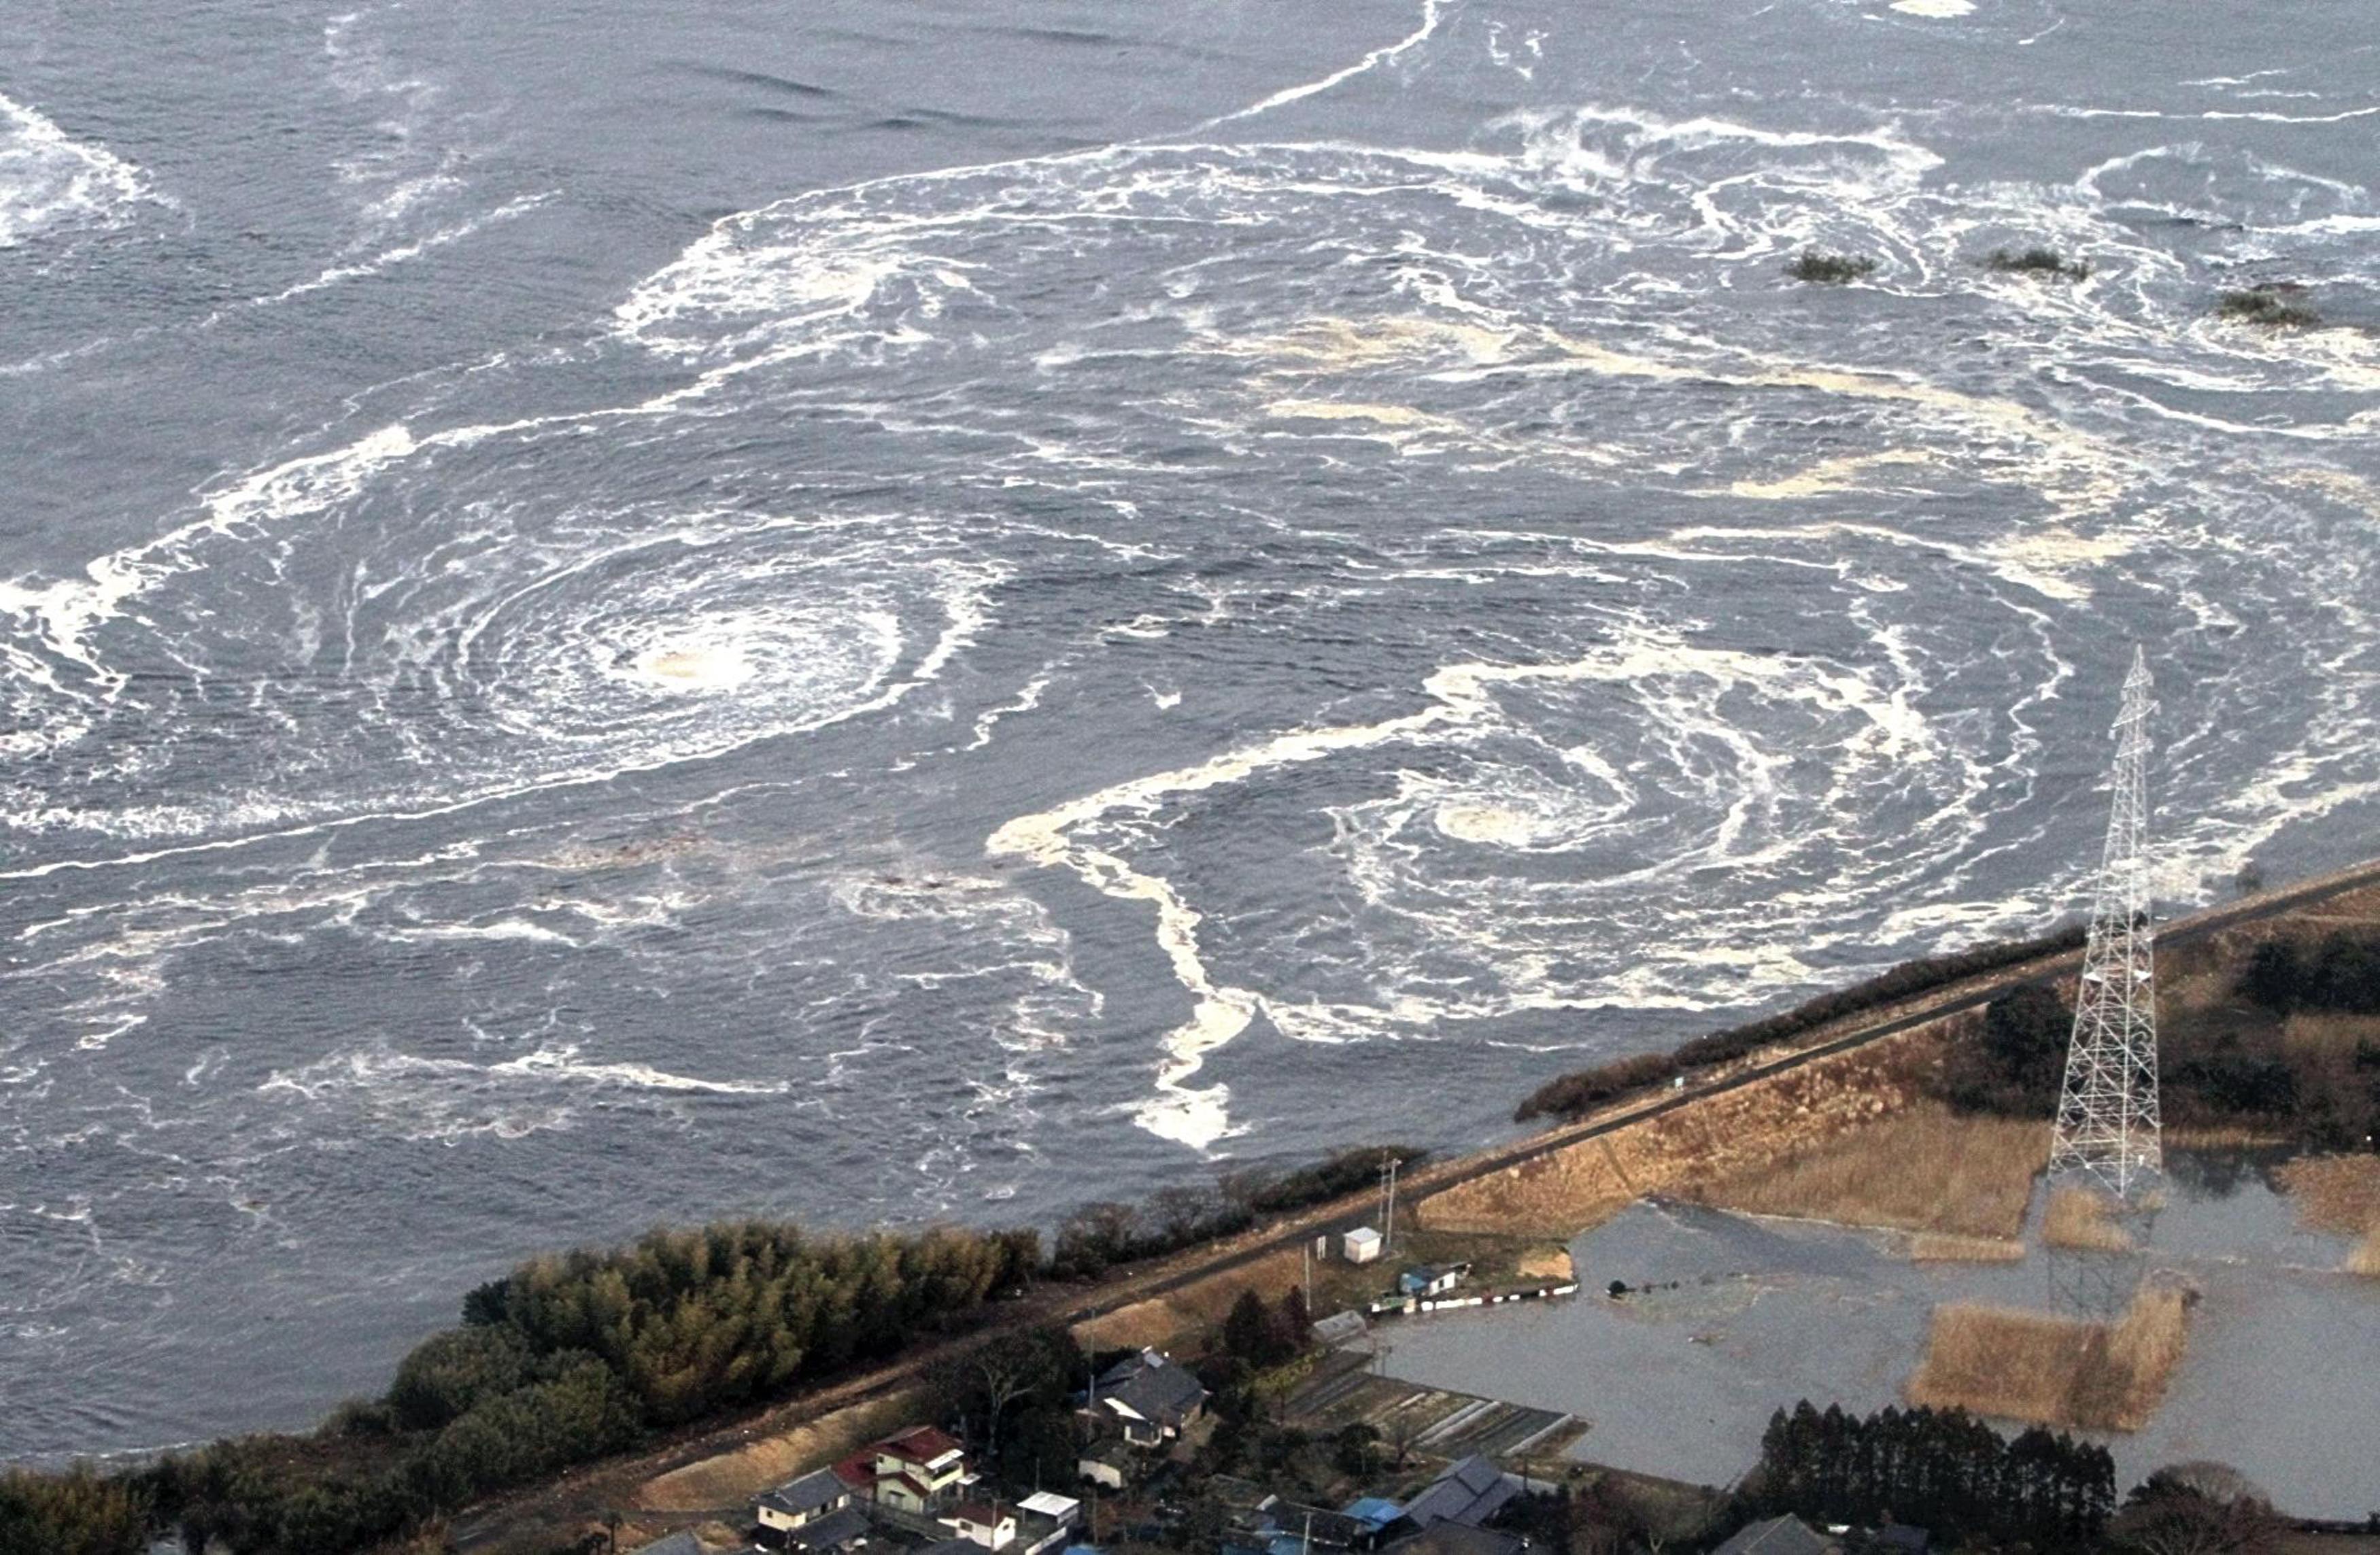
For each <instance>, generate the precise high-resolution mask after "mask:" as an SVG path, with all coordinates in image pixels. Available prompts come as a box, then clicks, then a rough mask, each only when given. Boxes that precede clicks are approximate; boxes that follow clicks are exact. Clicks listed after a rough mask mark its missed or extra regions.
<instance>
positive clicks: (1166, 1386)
mask: <svg viewBox="0 0 2380 1555" xmlns="http://www.w3.org/2000/svg"><path fill="white" fill-rule="evenodd" d="M1099 1402H1100V1403H1104V1404H1107V1405H1109V1406H1111V1407H1114V1406H1118V1405H1121V1406H1122V1407H1123V1408H1124V1409H1128V1410H1130V1411H1131V1412H1132V1413H1133V1414H1135V1415H1139V1416H1140V1417H1141V1418H1142V1419H1144V1420H1155V1421H1157V1422H1158V1423H1160V1425H1169V1426H1172V1425H1179V1424H1181V1422H1182V1420H1183V1418H1184V1416H1185V1415H1188V1414H1189V1413H1190V1412H1191V1411H1192V1410H1194V1409H1196V1408H1197V1407H1198V1406H1199V1405H1200V1404H1202V1403H1206V1402H1207V1390H1206V1389H1205V1388H1203V1387H1201V1386H1200V1385H1199V1382H1198V1379H1196V1377H1193V1376H1191V1375H1190V1373H1189V1371H1188V1370H1187V1369H1186V1368H1185V1367H1178V1366H1175V1365H1174V1364H1173V1363H1172V1361H1171V1360H1168V1359H1167V1358H1166V1357H1165V1356H1164V1355H1162V1354H1160V1352H1158V1351H1155V1350H1144V1351H1142V1352H1141V1353H1140V1354H1139V1355H1136V1356H1134V1357H1133V1358H1131V1359H1130V1360H1126V1361H1120V1362H1118V1363H1117V1364H1116V1365H1114V1366H1111V1367H1108V1369H1107V1371H1106V1373H1105V1375H1103V1376H1101V1377H1100V1379H1099Z"/></svg>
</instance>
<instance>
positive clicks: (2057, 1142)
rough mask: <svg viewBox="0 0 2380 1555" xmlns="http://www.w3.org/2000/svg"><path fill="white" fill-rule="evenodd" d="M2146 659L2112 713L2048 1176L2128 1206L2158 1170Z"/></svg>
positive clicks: (2137, 661) (2136, 662)
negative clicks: (2101, 842)
mask: <svg viewBox="0 0 2380 1555" xmlns="http://www.w3.org/2000/svg"><path fill="white" fill-rule="evenodd" d="M2149 691H2150V686H2149V666H2148V660H2147V658H2146V657H2145V656H2144V655H2143V653H2142V651H2141V650H2139V649H2138V648H2135V649H2133V650H2132V670H2131V674H2128V675H2126V676H2125V677H2124V702H2123V709H2122V711H2120V712H2119V713H2118V714H2117V715H2116V729H2115V735H2116V773H2115V784H2114V786H2115V804H2114V807H2113V809H2112V811H2111V813H2110V814H2109V815H2108V817H2107V852H2106V854H2105V856H2103V858H2102V860H2101V863H2100V866H2099V882H2098V886H2097V889H2096V890H2095V893H2094V894H2093V896H2092V901H2091V937H2090V941H2089V943H2088V946H2087V948H2086V949H2085V950H2084V951H2083V982H2082V987H2081V989H2080V990H2078V992H2077V994H2076V996H2075V1001H2074V1039H2073V1041H2072V1043H2071V1045H2070V1047H2069V1048H2068V1050H2067V1054H2066V1083H2065V1086H2064V1087H2063V1088H2062V1090H2061V1091H2060V1093H2059V1096H2058V1128H2057V1132H2056V1134H2055V1135H2053V1136H2052V1137H2051V1141H2050V1148H2049V1173H2050V1175H2051V1176H2052V1177H2053V1178H2054V1177H2057V1176H2059V1175H2061V1174H2063V1173H2068V1172H2088V1173H2090V1174H2091V1175H2092V1176H2094V1177H2096V1178H2097V1179H2098V1180H2099V1182H2100V1183H2101V1184H2104V1185H2106V1186H2107V1188H2109V1189H2112V1190H2113V1191H2114V1193H2115V1195H2116V1197H2117V1198H2119V1200H2122V1201H2123V1202H2125V1203H2126V1204H2130V1203H2131V1202H2132V1196H2133V1193H2134V1191H2135V1190H2136V1189H2137V1188H2139V1187H2140V1186H2141V1185H2142V1184H2143V1182H2145V1181H2147V1180H2149V1179H2152V1178H2154V1177H2155V1176H2156V1175H2157V1174H2158V1173H2160V1172H2162V1171H2163V1170H2164V1167H2165V1158H2164V1153H2163V1148H2162V1146H2161V1143H2160V1140H2159V1137H2158V1136H2159V1129H2160V1124H2159V1120H2158V1115H2157V1050H2156V988H2155V939H2156V929H2155V925H2154V924H2153V923H2152V921H2151V920H2150V917H2149V905H2150V903H2149V864H2148V853H2147V843H2148V816H2149V798H2148V756H2149V712H2150V710H2151V708H2152V707H2153V706H2154V705H2155V704H2153V703H2152V702H2151V701H2150V700H2149Z"/></svg>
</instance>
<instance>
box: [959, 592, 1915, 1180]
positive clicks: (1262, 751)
mask: <svg viewBox="0 0 2380 1555" xmlns="http://www.w3.org/2000/svg"><path fill="white" fill-rule="evenodd" d="M1679 678H1700V679H1706V680H1710V681H1713V682H1716V683H1718V684H1723V685H1731V684H1737V683H1743V682H1750V683H1753V684H1757V685H1764V686H1771V687H1773V688H1775V689H1777V690H1779V691H1780V692H1782V693H1783V694H1785V695H1788V696H1791V697H1795V698H1804V699H1811V700H1812V701H1813V702H1814V703H1815V704H1817V705H1819V706H1821V707H1823V708H1825V709H1827V710H1828V711H1835V712H1850V713H1852V714H1855V715H1857V716H1860V717H1862V718H1864V720H1865V721H1866V722H1867V723H1868V724H1869V726H1870V733H1869V735H1867V736H1865V737H1864V738H1863V739H1862V740H1860V741H1857V742H1855V743H1857V744H1860V745H1862V746H1864V747H1867V750H1868V753H1869V754H1870V755H1872V757H1873V758H1874V759H1878V760H1890V761H1910V762H1917V761H1923V760H1925V759H1927V758H1928V757H1929V756H1930V754H1931V746H1932V736H1931V734H1930V732H1929V731H1928V730H1927V729H1926V727H1925V723H1924V721H1923V719H1921V718H1919V717H1918V716H1917V715H1916V714H1915V713H1914V711H1913V710H1912V709H1911V708H1910V707H1909V706H1908V704H1907V703H1906V701H1905V700H1895V701H1891V702H1879V701H1878V700H1877V699H1876V698H1875V697H1874V696H1873V694H1872V693H1871V692H1870V690H1869V688H1868V687H1866V686H1864V685H1862V684H1861V683H1860V682H1858V681H1857V680H1856V678H1855V677H1852V676H1850V675H1846V674H1837V673H1834V672H1830V671H1828V670H1825V669H1823V668H1821V667H1819V666H1817V665H1815V664H1812V663H1809V662H1801V661H1794V660H1789V659H1779V658H1772V657H1768V656H1764V655H1757V654H1747V653H1741V652H1735V651H1730V650H1718V649H1703V648H1694V647H1690V646H1687V645H1685V644H1682V643H1680V642H1677V641H1675V640H1670V639H1660V638H1634V639H1631V640H1629V641H1625V642H1621V643H1617V644H1613V645H1611V646H1609V647H1608V648H1606V649H1603V650H1598V651H1597V652H1595V653H1593V654H1590V655H1588V656H1586V657H1584V658H1581V659H1578V660H1574V661H1570V662H1563V663H1556V664H1535V665H1532V664H1521V665H1512V664H1487V663H1463V664H1451V665H1448V666H1446V667H1444V668H1441V669H1439V670H1438V671H1436V672H1435V673H1433V674H1430V675H1429V676H1428V677H1427V679H1426V680H1425V681H1424V683H1423V686H1422V690H1423V694H1424V695H1425V696H1426V697H1427V699H1428V701H1429V705H1428V706H1426V707H1424V708H1422V709H1421V710H1419V711H1415V712H1412V713H1408V714H1406V715H1404V716H1403V717H1399V718H1392V719H1387V720H1383V721H1381V722H1379V723H1364V724H1346V725H1340V726H1336V727H1329V728H1318V729H1303V730H1298V731H1294V732H1293V733H1290V734H1285V735H1276V736H1274V737H1273V738H1271V739H1269V740H1265V741H1262V742H1259V743H1257V744H1256V745H1253V746H1249V747H1243V748H1241V749H1238V750H1234V751H1230V752H1226V753H1225V754H1223V755H1220V756H1218V757H1215V758H1213V759H1210V760H1208V761H1205V762H1201V763H1199V764H1198V765H1196V766H1193V767H1184V768H1177V769H1174V770H1172V771H1163V772H1158V773H1153V774H1150V775H1148V776H1146V777H1140V778H1135V779H1131V780H1128V781H1126V782H1123V783H1121V784H1114V785H1112V786H1111V787H1109V788H1105V789H1102V790H1099V791H1098V792H1097V793H1093V794H1090V795H1087V796H1083V797H1081V798H1078V799H1075V800H1072V801H1069V802H1068V803H1066V804H1063V805H1061V806H1059V807H1057V808H1053V809H1050V810H1047V811H1043V812H1040V813H1038V814H1033V815H1025V816H1019V817H1016V818H1014V819H1013V820H1009V821H1007V822H1005V823H1004V824H1002V826H1001V827H1000V828H999V829H998V830H997V831H995V832H993V833H992V835H991V837H990V840H989V841H988V843H987V844H986V850H987V852H989V853H990V854H991V855H993V856H1017V857H1023V858H1026V859H1028V860H1030V861H1031V862H1033V863H1035V864H1037V865H1039V866H1042V867H1044V868H1050V869H1066V870H1069V871H1071V872H1073V873H1074V874H1075V875H1077V876H1078V877H1080V878H1081V879H1082V880H1083V881H1085V883H1087V884H1088V885H1090V886H1091V887H1092V888H1093V889H1094V890H1097V891H1099V892H1100V893H1104V894H1106V895H1108V896H1111V897H1113V898H1115V899H1117V900H1120V901H1127V902H1140V903H1146V904H1148V905H1151V906H1153V907H1154V908H1155V909H1156V912H1157V924H1156V939H1157V942H1158V945H1159V947H1160V950H1161V951H1162V952H1163V953H1164V955H1165V957H1166V961H1167V964H1168V965H1169V966H1170V967H1171V968H1172V973H1173V976H1174V979H1175V980H1176V981H1177V982H1178V983H1180V984H1181V986H1182V987H1183V989H1184V991H1185V992H1187V993H1188V995H1189V996H1190V1000H1191V1014H1190V1016H1189V1018H1188V1019H1187V1020H1185V1021H1184V1022H1182V1023H1181V1024H1180V1025H1178V1026H1176V1027H1174V1028H1173V1029H1172V1031H1170V1032H1169V1033H1167V1034H1166V1036H1165V1037H1164V1039H1163V1040H1162V1043H1161V1048H1162V1052H1161V1056H1160V1061H1159V1064H1158V1069H1157V1075H1156V1080H1155V1086H1154V1094H1153V1095H1152V1096H1151V1097H1150V1098H1148V1099H1147V1100H1146V1101H1145V1102H1143V1104H1142V1105H1141V1106H1140V1108H1139V1109H1138V1112H1137V1113H1136V1121H1137V1122H1138V1123H1139V1124H1140V1126H1142V1127H1143V1128H1145V1129H1147V1130H1148V1131H1149V1132H1151V1133H1152V1134H1156V1135H1158V1136H1160V1137H1163V1138H1168V1139H1172V1140H1175V1141H1178V1142H1180V1143H1182V1144H1184V1145H1188V1146H1191V1147H1192V1148H1200V1149H1204V1148H1209V1147H1211V1146H1212V1145H1214V1144H1215V1143H1216V1142H1218V1141H1219V1140H1220V1139H1222V1138H1224V1137H1226V1136H1228V1135H1229V1134H1230V1133H1231V1132H1232V1124H1231V1115H1230V1107H1229V1103H1230V1091H1229V1087H1226V1086H1224V1085H1222V1084H1220V1083H1209V1084H1207V1085H1203V1086H1201V1085H1197V1084H1195V1083H1194V1081H1195V1080H1196V1076H1197V1075H1198V1074H1199V1072H1200V1070H1201V1069H1202V1068H1203V1067H1204V1065H1205V1063H1206V1061H1207V1059H1208V1055H1210V1054H1211V1053H1213V1052H1214V1051H1216V1050H1217V1049H1219V1048H1221V1047H1223V1046H1224V1045H1226V1044H1228V1043H1230V1042H1231V1041H1232V1040H1233V1039H1235V1038H1237V1037H1238V1036H1239V1035H1240V1034H1241V1033H1242V1032H1244V1031H1245V1029H1246V1028H1247V1027H1248V1025H1249V1023H1250V1022H1251V1021H1252V1020H1254V1019H1255V1017H1256V1016H1257V1014H1259V1013H1260V1012H1269V1011H1272V1010H1274V1009H1275V1005H1274V1004H1273V1002H1270V1001H1268V1000H1267V999H1266V998H1265V997H1264V996H1263V995H1261V994H1259V993H1257V991H1255V990H1250V989H1247V988H1242V987H1235V986H1232V985H1229V984H1226V983H1224V982H1222V981H1220V979H1219V978H1216V977H1215V975H1214V974H1213V972H1212V971H1211V970H1210V969H1209V968H1208V966H1207V964H1206V961H1205V958H1204V955H1203V953H1202V952H1201V949H1200V946H1199V942H1198V926H1199V924H1200V922H1201V921H1202V916H1201V915H1200V913H1199V912H1198V911H1197V910H1196V908H1194V907H1192V906H1191V905H1189V904H1188V902H1186V901H1185V900H1184V898H1183V896H1182V895H1181V893H1179V892H1177V891H1176V890H1175V889H1174V887H1173V886H1172V883H1171V882H1170V881H1165V880H1163V879H1160V878H1159V877H1157V876H1155V875H1152V874H1149V873H1147V872H1145V871H1143V870H1141V869H1135V867H1134V866H1133V865H1132V864H1131V863H1130V862H1128V861H1127V859H1126V858H1125V857H1124V856H1123V853H1122V852H1121V851H1119V850H1118V849H1116V848H1114V847H1111V846H1108V845H1102V844H1099V843H1096V842H1092V841H1089V840H1087V838H1088V837H1089V836H1090V835H1093V834H1097V833H1099V832H1102V831H1103V830H1104V829H1106V828H1108V827H1109V826H1110V825H1111V818H1113V817H1116V816H1118V815H1119V814H1129V815H1131V816H1134V817H1136V818H1137V819H1138V820H1139V821H1140V822H1141V823H1143V824H1147V823H1150V822H1152V821H1153V820H1154V818H1155V817H1156V815H1157V813H1158V812H1159V811H1160V809H1161V808H1163V807H1165V806H1167V805H1169V804H1172V803H1174V802H1177V801H1179V800H1180V799H1182V798H1184V797H1185V796H1192V795H1196V794H1199V793H1203V792H1206V791H1208V790H1210V789H1214V788H1217V787H1221V786H1225V785H1229V784H1243V783H1247V782H1250V781H1253V780H1256V779H1257V778H1259V777H1260V776H1261V775H1262V774H1264V773H1267V772H1269V771H1273V770H1275V769H1278V768H1281V767H1284V766H1292V765H1299V764H1305V763H1311V762H1317V761H1322V760H1326V759H1332V758H1336V757H1341V756H1344V755H1347V754H1349V753H1352V752H1356V751H1361V750H1366V749H1373V748H1378V747H1383V746H1388V745H1391V744H1397V743H1401V742H1408V741H1410V742H1415V743H1428V744H1432V745H1436V746H1440V747H1442V746H1444V745H1447V744H1449V743H1457V744H1459V743H1463V742H1465V741H1470V740H1475V739H1477V738H1478V737H1479V736H1480V735H1482V734H1484V733H1485V732H1486V731H1488V729H1490V728H1492V727H1495V726H1497V725H1499V724H1500V723H1501V722H1502V721H1503V714H1502V711H1501V708H1500V702H1499V699H1498V693H1499V692H1500V691H1501V690H1503V689H1505V688H1507V687H1514V686H1524V685H1530V684H1554V685H1559V684H1562V683H1580V682H1593V681H1603V682H1611V683H1615V684H1622V685H1639V686H1641V685H1644V684H1645V683H1648V682H1649V683H1654V684H1662V683H1668V682H1671V681H1674V680H1676V679H1679ZM1719 733H1720V734H1721V735H1722V736H1723V737H1726V738H1728V739H1729V740H1730V741H1731V743H1732V744H1733V745H1734V747H1735V748H1736V753H1737V756H1738V758H1739V762H1740V765H1741V769H1742V770H1744V771H1754V772H1756V771H1759V770H1760V769H1761V768H1762V767H1763V766H1765V765H1767V764H1768V763H1770V762H1772V761H1775V760H1780V759H1782V758H1772V757H1770V756H1768V755H1767V754H1765V753H1763V752H1760V751H1758V750H1756V749H1755V748H1754V747H1751V745H1750V744H1749V742H1747V741H1745V740H1743V739H1742V738H1741V736H1737V735H1733V734H1732V733H1731V732H1729V731H1725V730H1723V729H1722V730H1720V731H1719ZM1590 760H1591V758H1590ZM1604 771H1605V772H1606V773H1607V774H1609V767H1608V766H1607V767H1605V768H1604ZM1610 776H1614V777H1616V774H1610ZM1764 803H1765V787H1764V785H1763V784H1760V783H1758V782H1754V783H1751V784H1747V785H1746V787H1745V789H1744V792H1743V793H1742V794H1740V795H1738V796H1736V797H1735V799H1734V801H1733V802H1732V804H1730V806H1729V808H1728V809H1727V813H1726V817H1725V820H1723V821H1722V822H1721V824H1720V825H1719V826H1718V829H1717V830H1716V832H1714V834H1713V837H1712V839H1711V841H1710V843H1709V844H1707V847H1706V850H1705V851H1704V852H1703V853H1701V854H1699V855H1696V856H1686V857H1681V858H1674V859H1670V860H1667V861H1665V862H1664V863H1662V864H1661V865H1659V866H1658V869H1657V871H1656V872H1667V871H1670V870H1674V869H1692V868H1696V867H1700V866H1703V865H1707V864H1708V863H1711V862H1714V861H1717V860H1724V859H1730V857H1732V862H1734V863H1736V864H1739V865H1746V864H1755V863H1757V862H1759V861H1760V859H1761V857H1762V855H1754V856H1740V855H1736V854H1735V849H1736V844H1737V843H1738V841H1739V839H1740V838H1741V837H1742V836H1743V833H1744V832H1745V831H1746V829H1747V827H1749V826H1750V825H1751V824H1752V821H1753V818H1754V813H1755V809H1756V808H1758V807H1760V806H1762V805H1763V804H1764ZM1461 826H1462V822H1461V821H1460V820H1458V821H1457V823H1456V827H1457V829H1458V830H1459V829H1460V828H1461ZM1475 829H1476V830H1477V831H1478V832H1481V833H1482V835H1481V836H1480V837H1479V838H1477V839H1475V840H1489V841H1492V840H1495V839H1494V837H1493V836H1492V833H1493V832H1495V831H1496V829H1497V822H1496V820H1494V819H1493V818H1490V817H1479V818H1478V822H1477V826H1476V828H1475ZM1774 845H1782V844H1774ZM1281 1010H1282V1011H1284V1012H1285V1015H1286V1018H1285V1021H1284V1022H1283V1023H1281V1024H1283V1028H1284V1029H1289V1028H1290V1027H1292V1026H1296V1027H1300V1028H1301V1029H1304V1030H1309V1031H1310V1030H1314V1029H1317V1028H1318V1026H1317V1023H1318V1022H1320V1021H1322V1020H1323V1019H1324V1016H1323V1014H1322V1007H1321V1006H1319V1005H1317V1004H1315V1003H1313V1002H1288V1003H1284V1004H1282V1005H1281ZM1441 1013H1443V1012H1442V1011H1440V1010H1439V1009H1436V1008H1432V1007H1430V1006H1427V1004H1424V1003H1421V1002H1414V1003H1413V1004H1411V1005H1410V1006H1409V1010H1408V1014H1411V1015H1431V1016H1434V1015H1436V1014H1441ZM1373 1016H1374V1018H1376V1019H1380V1018H1388V1015H1387V1013H1386V1012H1378V1011H1375V1012H1373Z"/></svg>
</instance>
